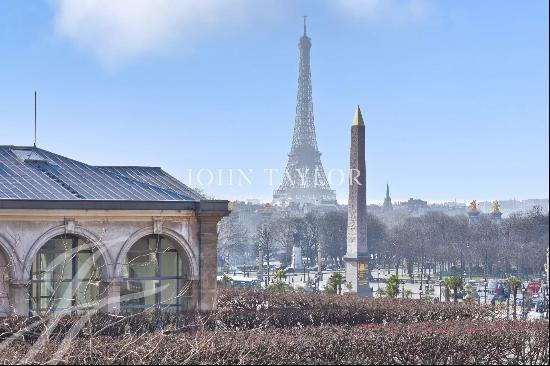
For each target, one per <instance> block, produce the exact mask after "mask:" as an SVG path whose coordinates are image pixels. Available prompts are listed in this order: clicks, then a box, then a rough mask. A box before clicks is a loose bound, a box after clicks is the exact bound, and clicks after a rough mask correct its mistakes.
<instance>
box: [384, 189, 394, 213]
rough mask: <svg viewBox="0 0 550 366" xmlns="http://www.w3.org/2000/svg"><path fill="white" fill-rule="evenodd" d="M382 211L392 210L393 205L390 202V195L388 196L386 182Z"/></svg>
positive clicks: (388, 190) (388, 191)
mask: <svg viewBox="0 0 550 366" xmlns="http://www.w3.org/2000/svg"><path fill="white" fill-rule="evenodd" d="M382 207H384V211H386V212H387V211H391V210H393V205H392V203H391V197H390V185H389V184H386V198H385V199H384V204H383V206H382Z"/></svg>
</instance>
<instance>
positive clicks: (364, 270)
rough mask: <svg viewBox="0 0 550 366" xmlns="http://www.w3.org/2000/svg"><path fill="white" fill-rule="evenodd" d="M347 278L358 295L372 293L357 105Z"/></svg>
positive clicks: (351, 162) (361, 130)
mask: <svg viewBox="0 0 550 366" xmlns="http://www.w3.org/2000/svg"><path fill="white" fill-rule="evenodd" d="M349 167H350V170H349V175H350V181H349V198H348V231H347V252H346V256H345V258H344V259H345V261H346V281H347V282H349V283H351V291H352V292H355V293H357V294H358V295H359V296H364V297H372V289H371V287H370V283H369V277H370V274H369V265H368V259H369V257H368V252H367V177H366V173H367V169H366V163H365V123H364V121H363V116H362V115H361V109H360V108H359V106H357V109H356V111H355V116H354V117H353V122H352V124H351V148H350V157H349Z"/></svg>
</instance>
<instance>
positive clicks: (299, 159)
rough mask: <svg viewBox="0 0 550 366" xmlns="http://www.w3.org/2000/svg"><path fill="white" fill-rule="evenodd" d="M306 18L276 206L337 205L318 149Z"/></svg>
mask: <svg viewBox="0 0 550 366" xmlns="http://www.w3.org/2000/svg"><path fill="white" fill-rule="evenodd" d="M305 19H306V18H305V17H304V35H303V36H302V37H301V38H300V69H299V77H298V96H297V104H296V119H295V122H294V135H293V138H292V147H291V148H290V153H289V154H288V163H287V165H286V169H285V173H284V176H283V182H282V183H281V185H280V186H279V188H278V189H277V190H276V191H275V192H274V193H273V203H274V204H280V205H289V204H292V203H296V204H311V205H321V204H336V193H335V191H334V190H332V189H331V188H330V185H329V183H328V180H327V177H326V174H325V171H324V169H323V165H322V163H321V153H320V152H319V149H318V147H317V137H316V135H315V123H314V119H313V100H312V93H311V67H310V49H311V39H310V38H309V37H308V36H307V30H306V22H305Z"/></svg>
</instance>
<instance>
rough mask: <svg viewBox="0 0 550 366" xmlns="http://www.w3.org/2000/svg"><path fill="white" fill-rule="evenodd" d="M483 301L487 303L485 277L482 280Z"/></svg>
mask: <svg viewBox="0 0 550 366" xmlns="http://www.w3.org/2000/svg"><path fill="white" fill-rule="evenodd" d="M483 293H484V303H485V304H487V278H486V279H484V280H483Z"/></svg>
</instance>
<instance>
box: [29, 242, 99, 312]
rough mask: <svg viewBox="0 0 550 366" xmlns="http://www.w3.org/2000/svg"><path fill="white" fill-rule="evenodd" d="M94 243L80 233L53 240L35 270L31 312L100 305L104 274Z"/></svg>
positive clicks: (42, 251)
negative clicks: (101, 270)
mask: <svg viewBox="0 0 550 366" xmlns="http://www.w3.org/2000/svg"><path fill="white" fill-rule="evenodd" d="M96 259H97V258H96V255H95V254H94V251H93V250H92V246H91V245H90V244H89V243H88V242H87V241H86V240H83V239H81V238H78V237H76V236H70V235H62V236H58V237H55V238H53V239H50V240H49V241H48V242H47V243H46V244H44V246H42V248H40V250H39V251H38V253H37V254H36V256H35V257H34V260H33V263H32V271H31V297H30V310H31V313H47V312H55V311H62V310H69V309H71V310H74V311H78V310H85V309H88V308H92V307H94V306H96V305H97V300H98V299H99V297H100V293H101V289H100V285H101V275H100V270H99V268H100V266H99V265H98V263H97V262H98V261H97V260H96Z"/></svg>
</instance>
